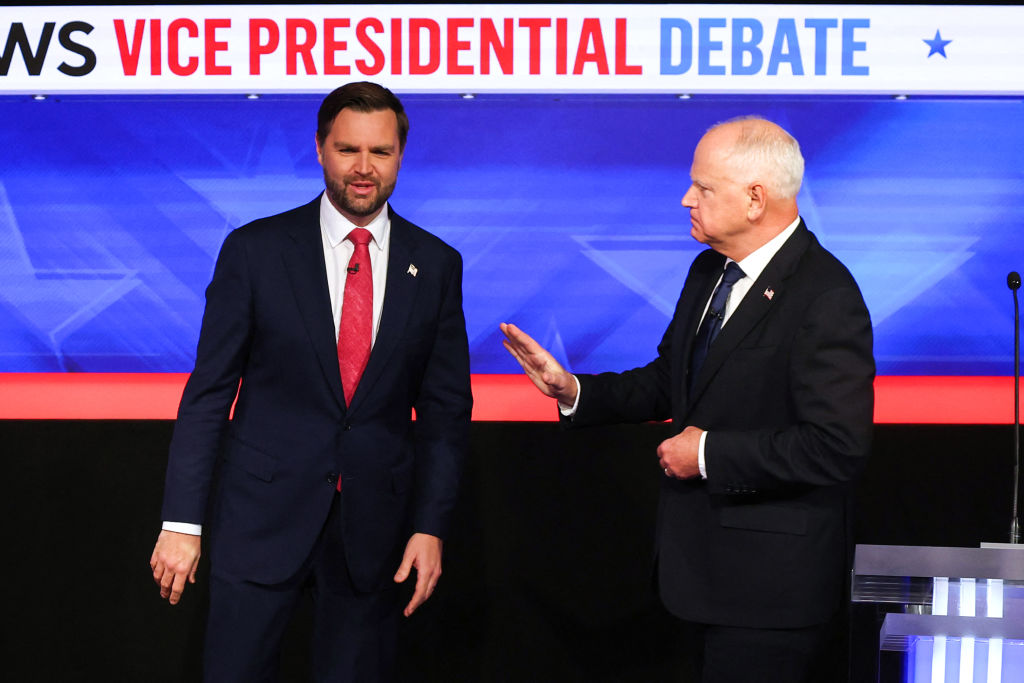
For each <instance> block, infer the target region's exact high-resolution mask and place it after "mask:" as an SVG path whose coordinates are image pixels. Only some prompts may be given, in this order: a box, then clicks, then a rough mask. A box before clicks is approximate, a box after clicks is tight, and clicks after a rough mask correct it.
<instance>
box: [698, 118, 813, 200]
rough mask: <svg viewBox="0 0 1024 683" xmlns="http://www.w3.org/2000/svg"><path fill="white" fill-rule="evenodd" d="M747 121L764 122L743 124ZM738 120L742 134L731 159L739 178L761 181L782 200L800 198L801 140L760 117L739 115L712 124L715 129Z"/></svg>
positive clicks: (737, 140)
mask: <svg viewBox="0 0 1024 683" xmlns="http://www.w3.org/2000/svg"><path fill="white" fill-rule="evenodd" d="M745 122H752V123H760V124H761V125H743V124H744V123H745ZM737 123H738V124H740V129H739V135H738V136H737V137H736V141H735V142H734V143H733V147H732V150H730V152H729V153H728V157H727V158H728V159H729V161H730V162H731V163H732V164H733V165H734V167H735V168H736V171H737V174H738V178H739V179H742V181H743V182H753V181H754V180H760V181H762V182H763V183H764V184H765V185H766V186H767V187H768V190H769V191H770V192H772V193H774V194H775V195H776V196H777V197H779V198H780V199H792V198H794V197H796V195H797V193H798V192H799V191H800V184H801V183H802V182H803V177H804V157H803V155H802V154H801V153H800V143H798V142H797V141H796V138H794V137H793V136H792V135H790V134H789V133H788V132H787V131H786V130H784V129H783V128H782V127H781V126H779V125H778V124H776V123H774V122H773V121H769V120H768V119H765V118H763V117H760V116H739V117H736V118H733V119H729V120H728V121H723V122H722V123H719V124H717V125H715V126H712V128H711V130H714V129H715V128H718V127H720V126H724V125H727V124H737ZM763 124H768V125H763Z"/></svg>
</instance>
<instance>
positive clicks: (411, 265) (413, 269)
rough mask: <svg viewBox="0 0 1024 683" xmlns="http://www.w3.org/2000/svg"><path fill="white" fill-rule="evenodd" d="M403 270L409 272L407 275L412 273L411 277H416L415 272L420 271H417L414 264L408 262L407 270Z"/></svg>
mask: <svg viewBox="0 0 1024 683" xmlns="http://www.w3.org/2000/svg"><path fill="white" fill-rule="evenodd" d="M405 272H407V273H409V275H412V276H413V277H416V273H418V272H420V271H419V269H418V268H417V267H416V266H415V265H414V264H412V263H410V264H409V270H407V271H405Z"/></svg>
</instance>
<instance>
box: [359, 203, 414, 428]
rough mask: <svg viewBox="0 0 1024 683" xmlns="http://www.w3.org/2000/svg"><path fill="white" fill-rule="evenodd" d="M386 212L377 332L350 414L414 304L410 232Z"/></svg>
mask: <svg viewBox="0 0 1024 683" xmlns="http://www.w3.org/2000/svg"><path fill="white" fill-rule="evenodd" d="M388 210H389V211H390V213H391V238H390V239H391V244H390V246H389V247H388V266H387V267H388V276H387V284H386V285H385V289H384V308H383V309H382V310H381V314H380V327H379V328H378V329H377V337H376V339H375V340H374V342H373V349H372V350H371V351H370V360H369V361H368V362H367V363H366V369H365V370H363V376H362V378H360V380H359V386H358V387H357V388H356V393H355V396H353V397H352V405H351V406H349V411H350V412H354V411H356V410H358V409H359V406H360V404H361V403H362V402H363V401H365V400H366V396H367V394H369V392H370V391H371V390H372V389H373V385H374V383H375V382H376V381H377V380H378V379H379V378H380V374H381V371H382V370H383V369H384V368H385V367H386V366H387V363H388V359H389V358H390V357H391V354H392V352H394V350H395V347H396V346H397V345H398V340H399V338H401V336H402V330H404V329H405V324H406V321H407V320H408V319H409V313H410V312H411V311H412V309H413V305H414V303H415V301H416V288H417V285H418V279H417V278H416V276H415V275H413V274H412V273H411V272H409V267H410V266H412V265H414V264H415V263H416V260H415V258H414V257H415V252H416V249H415V244H414V241H413V240H414V237H413V234H412V230H411V229H410V227H409V224H408V223H407V222H406V220H405V219H404V218H402V217H401V216H399V215H398V214H396V213H395V212H394V211H391V208H390V206H389V207H388Z"/></svg>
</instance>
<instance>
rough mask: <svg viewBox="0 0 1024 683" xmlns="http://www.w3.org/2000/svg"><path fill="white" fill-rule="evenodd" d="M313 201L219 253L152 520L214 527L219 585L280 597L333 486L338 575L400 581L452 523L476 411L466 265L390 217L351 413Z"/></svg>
mask: <svg viewBox="0 0 1024 683" xmlns="http://www.w3.org/2000/svg"><path fill="white" fill-rule="evenodd" d="M319 204H320V200H319V198H317V199H316V200H314V201H312V202H310V203H309V204H307V205H305V206H302V207H299V208H296V209H293V210H291V211H288V212H286V213H282V214H279V215H277V216H272V217H269V218H263V219H260V220H257V221H254V222H252V223H250V224H248V225H245V226H243V227H241V228H239V229H237V230H235V231H233V232H232V233H231V234H229V235H228V237H227V239H226V240H225V241H224V245H223V247H222V248H221V252H220V256H219V257H218V260H217V265H216V269H215V272H214V275H213V279H212V281H211V283H210V285H209V288H208V289H207V291H206V311H205V313H204V315H203V324H202V330H201V332H200V338H199V345H198V350H197V354H196V365H195V369H194V370H193V372H192V375H191V377H190V378H189V380H188V384H187V385H186V387H185V392H184V395H183V396H182V400H181V406H180V408H179V411H178V419H177V423H176V425H175V429H174V437H173V439H172V443H171V449H170V460H169V464H168V471H167V484H166V490H165V494H164V505H163V519H165V520H173V521H179V522H193V523H201V524H204V525H205V526H204V532H205V531H206V530H207V529H209V531H210V536H211V569H212V571H214V572H215V573H222V574H225V575H228V576H232V577H235V578H240V579H245V580H251V581H256V582H260V583H277V582H280V581H283V580H286V579H287V578H288V577H290V576H292V575H293V574H294V572H295V571H296V570H297V569H298V568H299V567H300V565H301V564H302V562H303V561H304V560H305V559H306V558H307V556H308V555H309V553H310V550H311V549H312V547H313V544H314V542H315V540H316V538H317V536H318V534H319V533H320V530H321V528H322V527H323V524H324V521H325V520H326V519H327V514H328V511H329V509H330V506H331V502H332V498H333V496H334V495H335V491H336V477H337V476H338V475H340V477H341V480H342V491H341V506H342V508H341V511H342V514H341V519H342V524H343V538H344V542H345V552H346V555H347V558H348V563H349V570H350V574H351V576H352V579H353V582H354V583H355V585H356V586H357V587H358V588H360V589H363V590H373V589H376V588H379V587H381V586H383V585H384V584H385V583H386V582H387V581H389V579H390V577H391V575H392V574H393V573H394V571H395V570H396V569H397V568H398V563H399V561H400V558H401V553H402V550H403V549H404V545H405V542H406V541H407V540H408V537H409V535H410V534H411V533H414V532H423V533H428V534H433V535H435V536H439V537H444V536H445V534H446V532H447V530H448V527H449V522H450V517H451V515H452V509H453V506H454V503H455V499H456V495H457V490H458V483H459V476H460V470H461V466H462V462H463V459H464V455H465V452H466V448H467V440H468V427H469V419H470V410H471V405H472V397H471V393H470V383H469V351H468V342H467V338H466V326H465V319H464V317H463V312H462V260H461V257H460V256H459V254H458V252H457V251H455V250H454V249H453V248H451V247H450V246H448V245H446V244H445V243H443V242H442V241H441V240H439V239H438V238H436V237H434V236H433V235H431V234H429V233H427V232H426V231H424V230H422V229H420V228H418V227H416V226H415V225H413V224H411V223H409V222H408V221H406V220H404V219H402V218H401V217H400V216H398V215H397V214H395V213H393V212H392V213H391V245H390V254H389V260H388V265H387V267H388V273H387V285H386V289H385V295H384V296H385V298H384V305H383V309H382V312H381V318H380V326H379V329H378V333H377V337H376V340H375V342H374V346H373V350H372V352H371V354H370V359H369V362H368V364H367V366H366V370H365V372H364V374H363V377H362V379H361V381H360V383H359V387H358V389H357V391H356V393H355V396H354V397H353V399H352V405H351V406H349V407H346V406H345V401H344V398H343V394H342V388H341V379H340V374H339V370H338V358H337V350H336V349H337V347H336V333H335V330H334V322H333V317H332V313H331V303H330V295H329V293H328V288H327V275H326V269H325V265H324V256H323V247H322V242H321V236H320V218H319ZM240 381H241V386H239V382H240ZM236 392H237V403H236V405H235V408H234V418H233V419H232V420H230V421H229V420H228V415H229V411H230V409H231V405H232V402H233V401H234V400H235V397H236ZM413 410H415V420H413V416H412V413H413ZM218 458H222V459H223V465H222V466H221V467H220V474H219V477H218V478H217V489H216V491H212V492H211V484H212V481H213V479H214V477H213V473H214V466H215V463H216V462H217V460H218ZM211 494H212V496H213V502H212V506H209V507H208V505H207V503H208V499H209V498H210V496H211ZM208 510H209V511H210V514H209V519H208V518H207V511H208Z"/></svg>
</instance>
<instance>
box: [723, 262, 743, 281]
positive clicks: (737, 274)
mask: <svg viewBox="0 0 1024 683" xmlns="http://www.w3.org/2000/svg"><path fill="white" fill-rule="evenodd" d="M745 275H746V273H744V272H743V269H742V268H740V267H739V264H737V263H736V262H735V261H729V265H727V266H726V267H725V274H724V275H722V284H723V285H725V286H726V287H732V286H733V285H734V284H736V282H737V281H738V280H741V279H743V277H744V276H745Z"/></svg>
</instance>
